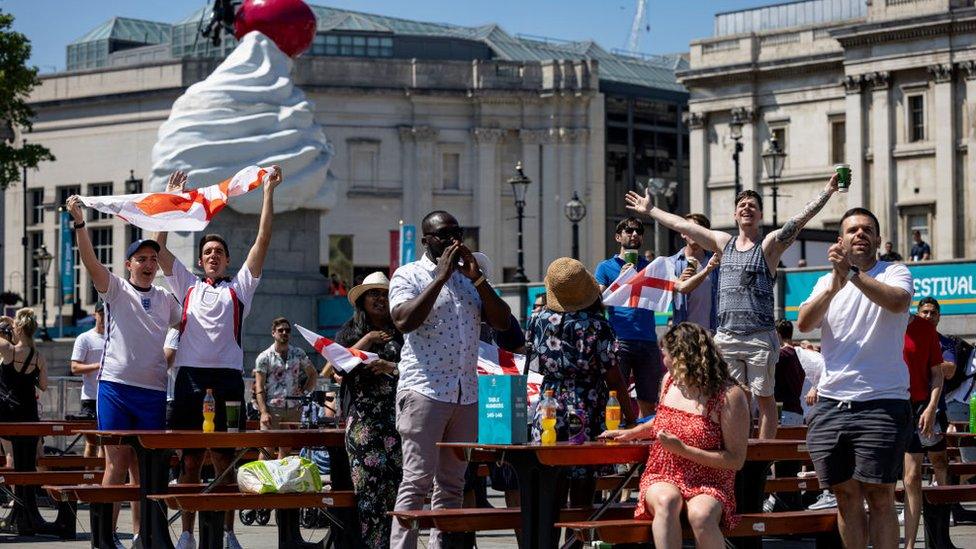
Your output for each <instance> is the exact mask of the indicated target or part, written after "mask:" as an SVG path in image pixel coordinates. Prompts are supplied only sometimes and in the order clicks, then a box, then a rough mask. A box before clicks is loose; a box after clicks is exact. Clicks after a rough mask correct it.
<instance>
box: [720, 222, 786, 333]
mask: <svg viewBox="0 0 976 549" xmlns="http://www.w3.org/2000/svg"><path fill="white" fill-rule="evenodd" d="M723 253H724V255H723V256H722V264H721V269H719V278H718V331H720V332H725V333H730V334H740V335H746V334H752V333H756V332H765V331H769V330H772V329H773V328H774V325H773V322H774V321H773V284H774V283H775V282H776V280H775V279H774V278H773V276H772V274H771V273H770V272H769V266H768V265H766V257H765V256H764V255H763V251H762V243H761V242H757V243H756V245H755V246H753V247H752V248H751V249H749V250H746V251H744V252H740V251H739V250H737V249H736V248H735V238H734V237H733V238H732V239H731V240H729V243H728V245H726V246H725V250H724V252H723Z"/></svg>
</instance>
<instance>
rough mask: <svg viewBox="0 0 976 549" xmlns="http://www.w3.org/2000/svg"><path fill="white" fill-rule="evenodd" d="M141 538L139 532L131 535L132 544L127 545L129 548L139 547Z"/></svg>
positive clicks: (137, 548) (136, 548) (139, 548)
mask: <svg viewBox="0 0 976 549" xmlns="http://www.w3.org/2000/svg"><path fill="white" fill-rule="evenodd" d="M141 548H142V540H141V539H139V534H136V535H134V536H132V544H131V545H129V549H141Z"/></svg>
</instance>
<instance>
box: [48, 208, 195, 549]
mask: <svg viewBox="0 0 976 549" xmlns="http://www.w3.org/2000/svg"><path fill="white" fill-rule="evenodd" d="M67 207H68V212H69V213H70V214H71V218H72V219H73V220H74V222H73V223H72V227H73V228H74V230H75V239H76V241H77V244H78V253H79V255H80V256H81V262H82V264H83V265H84V266H85V270H86V271H88V276H89V278H90V279H91V282H92V285H94V286H95V290H96V291H97V292H98V296H99V298H101V300H102V301H103V302H104V303H105V349H104V351H103V354H102V366H101V369H100V370H99V377H98V396H97V409H98V428H99V429H100V430H104V431H123V430H152V429H163V428H164V427H165V422H166V359H165V358H164V357H163V339H164V338H165V337H166V330H167V329H168V328H169V327H171V326H177V325H179V321H180V316H181V314H182V308H181V307H180V303H179V301H177V300H176V299H174V297H173V295H172V294H171V293H169V292H168V291H166V290H165V289H163V288H161V287H159V286H153V280H154V279H155V278H156V272H157V271H158V270H159V258H158V254H159V244H158V243H156V242H155V241H153V240H136V241H135V242H133V243H132V244H130V245H129V247H128V248H127V249H126V251H125V270H126V271H127V273H128V279H123V278H121V277H119V276H118V275H115V274H113V273H112V272H110V271H109V270H108V268H107V267H105V265H102V264H101V263H99V261H98V256H96V255H95V249H94V248H93V247H92V243H91V239H90V238H89V236H88V231H86V230H84V227H85V220H84V217H83V214H82V212H81V200H80V198H79V197H78V196H72V197H70V198H68V202H67ZM126 472H128V473H129V482H130V483H131V484H134V485H138V484H139V465H138V463H136V458H135V452H133V450H132V448H131V447H129V446H128V445H119V446H114V445H113V446H106V447H105V474H104V475H103V477H102V484H104V485H106V486H112V485H120V484H123V483H124V482H125V474H126ZM148 506H149V502H148V501H142V502H141V503H140V502H132V523H133V528H134V530H135V532H137V534H136V538H139V537H140V536H149V535H150V532H149V526H150V525H149V524H147V525H146V528H143V527H142V526H143V525H142V521H141V520H140V517H141V512H142V511H148V510H149V507H148ZM116 539H117V538H116Z"/></svg>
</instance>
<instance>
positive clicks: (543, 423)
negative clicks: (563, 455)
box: [539, 389, 557, 444]
mask: <svg viewBox="0 0 976 549" xmlns="http://www.w3.org/2000/svg"><path fill="white" fill-rule="evenodd" d="M539 406H540V407H541V408H542V414H541V416H542V419H541V420H540V421H539V427H541V428H542V443H543V444H555V443H556V409H557V405H556V399H554V398H553V397H552V389H546V394H545V397H544V398H543V399H542V402H541V403H540V404H539Z"/></svg>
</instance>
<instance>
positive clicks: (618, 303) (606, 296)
mask: <svg viewBox="0 0 976 549" xmlns="http://www.w3.org/2000/svg"><path fill="white" fill-rule="evenodd" d="M675 282H676V280H675V277H674V271H673V269H672V268H671V262H670V261H668V260H667V258H665V257H659V258H657V259H655V260H654V261H652V262H651V263H650V264H649V265H648V266H647V267H644V268H643V269H642V270H640V271H637V270H636V269H627V270H626V271H624V272H622V273H620V276H618V277H617V280H614V281H613V284H611V285H609V286H607V288H606V289H605V290H603V304H604V305H607V306H610V307H634V308H638V309H650V310H652V311H658V312H664V311H667V310H668V308H670V307H671V297H672V296H671V293H672V292H673V291H674V283H675Z"/></svg>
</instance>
